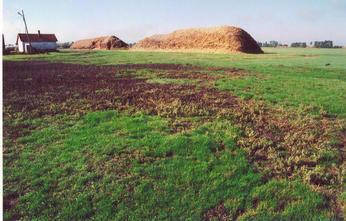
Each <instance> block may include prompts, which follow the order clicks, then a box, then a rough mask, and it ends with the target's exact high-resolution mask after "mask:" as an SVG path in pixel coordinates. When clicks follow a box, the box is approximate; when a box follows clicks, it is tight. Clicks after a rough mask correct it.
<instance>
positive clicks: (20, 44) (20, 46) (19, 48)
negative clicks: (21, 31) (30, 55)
mask: <svg viewBox="0 0 346 221" xmlns="http://www.w3.org/2000/svg"><path fill="white" fill-rule="evenodd" d="M18 51H19V52H24V43H23V42H22V41H21V40H20V39H18Z"/></svg>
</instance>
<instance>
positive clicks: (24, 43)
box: [16, 31, 58, 53]
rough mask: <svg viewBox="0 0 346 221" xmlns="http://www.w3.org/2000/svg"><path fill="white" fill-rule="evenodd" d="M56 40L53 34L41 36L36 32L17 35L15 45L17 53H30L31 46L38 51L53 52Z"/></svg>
mask: <svg viewBox="0 0 346 221" xmlns="http://www.w3.org/2000/svg"><path fill="white" fill-rule="evenodd" d="M57 41H58V39H57V38H56V37H55V34H41V33H40V31H38V33H37V34H25V33H19V34H18V35H17V41H16V45H17V47H18V51H19V52H26V53H27V52H28V51H30V44H29V42H30V43H31V46H32V47H33V48H34V49H35V50H38V51H55V50H56V42H57Z"/></svg>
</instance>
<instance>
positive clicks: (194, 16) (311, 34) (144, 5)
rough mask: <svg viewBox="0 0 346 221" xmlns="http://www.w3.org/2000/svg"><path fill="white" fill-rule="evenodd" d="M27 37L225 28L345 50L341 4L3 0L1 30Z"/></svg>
mask: <svg viewBox="0 0 346 221" xmlns="http://www.w3.org/2000/svg"><path fill="white" fill-rule="evenodd" d="M21 10H24V13H25V17H26V21H27V24H28V29H29V32H30V33H36V32H37V30H41V33H54V34H55V35H56V36H57V38H58V41H59V42H67V41H76V40H80V39H85V38H93V37H99V36H106V35H115V36H117V37H119V38H120V39H122V40H123V41H125V42H127V43H132V42H137V41H139V40H141V39H142V38H144V37H148V36H151V35H153V34H165V33H170V32H172V31H174V30H177V29H182V28H193V27H212V26H220V25H231V26H236V27H240V28H242V29H244V30H245V31H247V32H248V33H249V34H250V35H251V36H252V37H253V38H254V39H255V40H257V41H260V42H264V41H271V40H277V41H279V42H281V43H286V44H290V43H292V42H307V43H308V44H309V42H311V41H321V40H332V41H334V45H343V46H346V0H260V1H259V0H121V1H120V0H3V13H2V15H3V18H2V19H3V20H2V32H3V33H4V35H5V41H6V44H8V43H15V41H16V36H17V33H19V32H24V31H25V28H24V23H23V21H22V18H21V17H20V16H19V15H18V14H17V12H18V11H21Z"/></svg>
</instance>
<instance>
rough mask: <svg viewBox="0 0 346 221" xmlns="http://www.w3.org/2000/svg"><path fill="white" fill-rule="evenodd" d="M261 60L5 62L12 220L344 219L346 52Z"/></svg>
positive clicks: (79, 57) (271, 53) (95, 55)
mask: <svg viewBox="0 0 346 221" xmlns="http://www.w3.org/2000/svg"><path fill="white" fill-rule="evenodd" d="M264 51H265V54H262V55H248V54H237V55H222V54H193V53H164V52H131V51H70V50H64V51H62V52H60V53H49V54H40V55H9V56H4V57H3V60H4V61H3V62H4V79H3V82H4V83H3V84H4V102H3V112H4V117H3V128H4V138H3V156H4V166H3V167H4V219H5V220H16V219H24V220H32V219H37V220H52V219H63V220H76V219H77V220H80V219H96V220H105V219H107V220H108V219H111V220H163V219H168V220H252V219H256V220H281V219H282V220H335V219H342V218H343V217H344V214H345V211H344V206H345V200H346V193H345V191H344V187H345V186H344V183H345V182H344V178H345V176H344V174H345V169H346V168H345V163H344V157H345V154H344V153H345V114H346V102H345V99H346V97H345V94H346V93H345V89H346V82H345V80H346V63H345V58H346V50H343V49H312V48H307V49H292V48H264ZM326 64H328V65H326Z"/></svg>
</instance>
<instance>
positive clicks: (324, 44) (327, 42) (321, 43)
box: [314, 40, 333, 48]
mask: <svg viewBox="0 0 346 221" xmlns="http://www.w3.org/2000/svg"><path fill="white" fill-rule="evenodd" d="M314 47H315V48H333V41H330V40H325V41H315V42H314Z"/></svg>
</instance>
